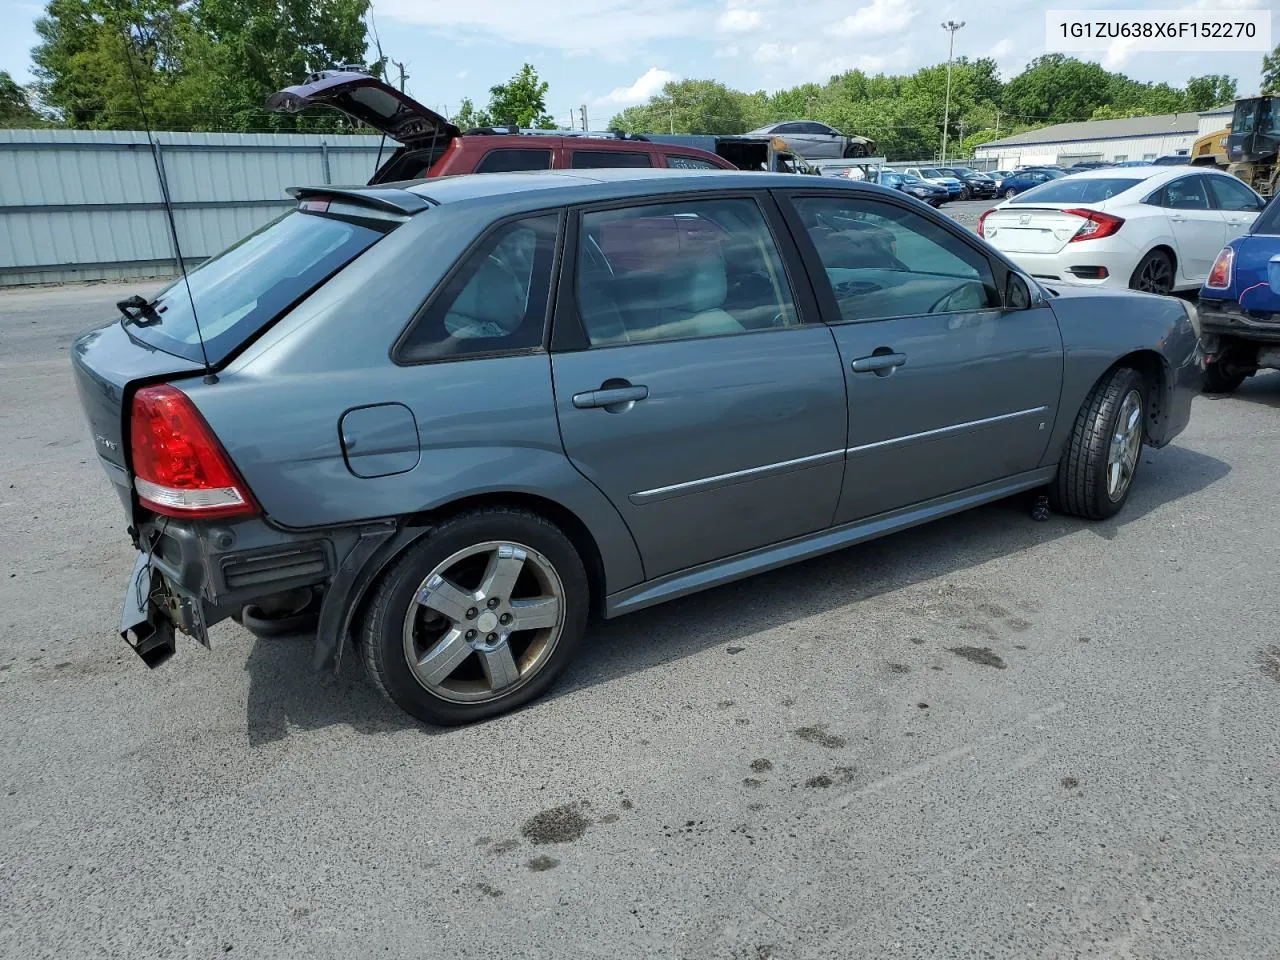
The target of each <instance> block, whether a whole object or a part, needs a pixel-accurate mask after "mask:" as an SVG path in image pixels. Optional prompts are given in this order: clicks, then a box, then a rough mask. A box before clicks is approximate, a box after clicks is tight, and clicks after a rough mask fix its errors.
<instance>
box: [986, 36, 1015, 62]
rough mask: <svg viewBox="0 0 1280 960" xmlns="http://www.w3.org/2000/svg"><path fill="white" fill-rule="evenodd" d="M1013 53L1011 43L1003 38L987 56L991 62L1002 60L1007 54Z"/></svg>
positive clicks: (1006, 38)
mask: <svg viewBox="0 0 1280 960" xmlns="http://www.w3.org/2000/svg"><path fill="white" fill-rule="evenodd" d="M1011 53H1013V41H1012V40H1010V39H1009V38H1008V37H1005V38H1004V39H1003V40H1001V41H1000V42H999V43H997V44H996V45H995V46H994V47H992V48H991V49H990V50H988V51H987V56H988V57H990V58H991V59H993V60H1003V59H1004V58H1005V57H1007V56H1009V54H1011Z"/></svg>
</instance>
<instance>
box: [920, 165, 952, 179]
mask: <svg viewBox="0 0 1280 960" xmlns="http://www.w3.org/2000/svg"><path fill="white" fill-rule="evenodd" d="M920 173H921V175H922V176H926V177H945V176H947V174H945V173H943V172H942V171H941V170H934V169H933V168H932V167H929V168H926V169H924V170H921V171H920Z"/></svg>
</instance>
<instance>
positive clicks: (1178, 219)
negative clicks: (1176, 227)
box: [1169, 213, 1187, 223]
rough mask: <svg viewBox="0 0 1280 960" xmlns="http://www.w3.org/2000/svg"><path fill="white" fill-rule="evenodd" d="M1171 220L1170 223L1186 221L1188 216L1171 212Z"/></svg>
mask: <svg viewBox="0 0 1280 960" xmlns="http://www.w3.org/2000/svg"><path fill="white" fill-rule="evenodd" d="M1169 222H1170V223H1186V222H1187V218H1186V217H1183V216H1179V215H1178V214H1176V213H1171V214H1169Z"/></svg>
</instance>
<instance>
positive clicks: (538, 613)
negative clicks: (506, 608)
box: [510, 597, 560, 631]
mask: <svg viewBox="0 0 1280 960" xmlns="http://www.w3.org/2000/svg"><path fill="white" fill-rule="evenodd" d="M511 616H512V621H511V628H510V629H511V630H512V631H516V630H546V629H549V628H551V627H554V626H558V625H559V623H560V601H559V599H557V598H556V597H538V598H536V599H533V600H512V601H511Z"/></svg>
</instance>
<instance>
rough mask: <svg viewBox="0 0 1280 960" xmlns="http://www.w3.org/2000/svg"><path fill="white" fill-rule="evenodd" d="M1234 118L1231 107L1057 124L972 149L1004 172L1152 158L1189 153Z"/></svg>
mask: <svg viewBox="0 0 1280 960" xmlns="http://www.w3.org/2000/svg"><path fill="white" fill-rule="evenodd" d="M1230 118H1231V108H1230V107H1220V108H1217V109H1215V110H1209V111H1206V112H1204V113H1164V114H1159V115H1157V116H1151V117H1127V118H1124V119H1121V120H1086V121H1083V122H1081V123H1059V124H1055V125H1054V126H1051V127H1041V128H1040V129H1039V130H1030V131H1028V132H1026V133H1019V134H1017V135H1015V136H1012V137H1004V138H1002V139H1000V140H993V141H991V142H990V143H984V144H983V145H982V146H980V147H978V148H977V149H976V150H975V151H974V157H975V159H978V160H993V161H996V165H997V166H998V167H1000V168H1005V167H1016V166H1031V165H1033V164H1037V163H1058V164H1062V165H1063V166H1070V165H1071V164H1073V163H1080V162H1081V161H1085V160H1107V161H1111V162H1118V161H1124V160H1154V159H1155V158H1156V157H1162V156H1167V155H1169V154H1182V153H1186V152H1188V151H1189V150H1190V149H1191V144H1192V143H1194V142H1195V140H1196V138H1197V137H1199V136H1200V135H1201V134H1202V133H1207V132H1209V131H1212V130H1219V129H1221V128H1222V127H1223V126H1225V125H1226V122H1227V121H1228V120H1229V119H1230Z"/></svg>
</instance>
